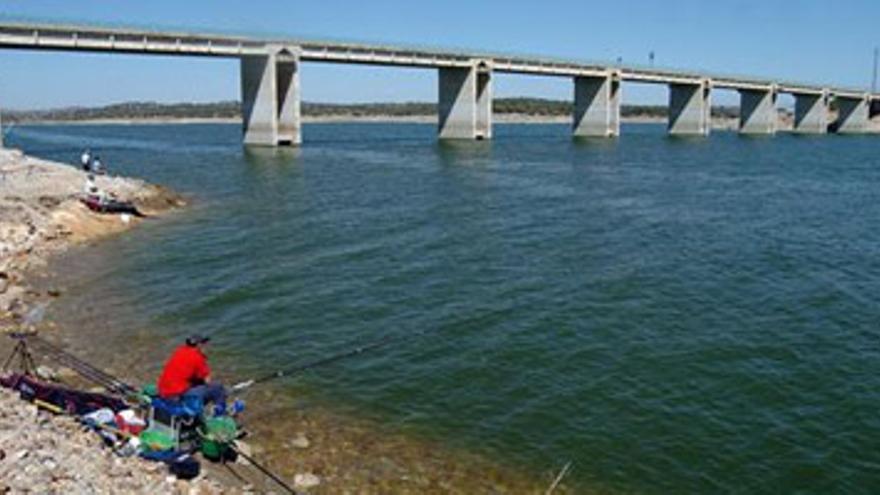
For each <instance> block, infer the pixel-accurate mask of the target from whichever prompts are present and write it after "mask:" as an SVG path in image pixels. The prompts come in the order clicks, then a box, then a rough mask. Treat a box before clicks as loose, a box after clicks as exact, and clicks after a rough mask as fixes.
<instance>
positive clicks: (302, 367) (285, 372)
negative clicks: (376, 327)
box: [232, 330, 427, 391]
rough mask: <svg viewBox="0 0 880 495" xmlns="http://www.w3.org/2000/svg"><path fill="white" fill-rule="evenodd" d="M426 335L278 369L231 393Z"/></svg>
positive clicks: (237, 386) (388, 339)
mask: <svg viewBox="0 0 880 495" xmlns="http://www.w3.org/2000/svg"><path fill="white" fill-rule="evenodd" d="M426 333H427V330H422V331H419V332H414V333H410V334H407V335H401V336H397V337H395V336H390V335H389V336H386V337H384V338H381V339H379V340H377V341H375V342H373V343H370V344H365V345H362V346H358V347H355V348H354V349H351V350H348V351H345V352H341V353H339V354H334V355H332V356H328V357H325V358H321V359H318V360H315V361H311V362H308V363H305V364H298V365H296V366H292V367H290V368H284V369H280V370H278V371H275V372H272V373H267V374H265V375H262V376H258V377H256V378H252V379H250V380H247V381H243V382H241V383H237V384H235V385H233V386H232V390H233V391H239V390H244V389H246V388H249V387H252V386H254V385H258V384H261V383H265V382H268V381H271V380H277V379H279V378H283V377H285V376H290V375H295V374H297V373H302V372H303V371H307V370H310V369H312V368H317V367H320V366H325V365H328V364H331V363H335V362H337V361H341V360H343V359H347V358H350V357H353V356H357V355H360V354H363V353H365V352H369V351H372V350H376V349H379V348H382V347H385V346H387V345H389V344H392V343H396V342H403V341H405V340H409V339H413V338H416V337H420V336H422V335H425V334H426Z"/></svg>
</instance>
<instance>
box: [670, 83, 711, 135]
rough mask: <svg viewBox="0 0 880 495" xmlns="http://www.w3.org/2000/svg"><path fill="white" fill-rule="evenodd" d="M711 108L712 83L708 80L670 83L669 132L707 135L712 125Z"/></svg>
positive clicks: (673, 133)
mask: <svg viewBox="0 0 880 495" xmlns="http://www.w3.org/2000/svg"><path fill="white" fill-rule="evenodd" d="M711 109H712V101H711V85H710V83H709V81H708V80H704V81H701V82H699V83H696V84H686V83H679V84H670V85H669V125H668V130H669V134H670V135H671V136H688V135H692V136H707V135H708V134H709V129H710V128H711V127H712V120H711V113H710V112H711Z"/></svg>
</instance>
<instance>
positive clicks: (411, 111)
mask: <svg viewBox="0 0 880 495" xmlns="http://www.w3.org/2000/svg"><path fill="white" fill-rule="evenodd" d="M493 112H494V113H496V114H518V115H532V116H542V117H553V116H568V115H571V112H572V103H571V102H570V101H564V100H549V99H542V98H499V99H496V100H494V101H493ZM302 113H303V115H304V116H307V117H335V116H354V117H371V116H377V117H378V116H392V117H415V116H431V115H436V114H437V105H436V104H435V103H427V102H405V103H310V102H303V104H302ZM621 114H622V116H623V117H657V118H662V117H665V116H666V115H667V107H666V106H665V105H623V106H622V107H621ZM712 115H713V116H715V117H730V118H734V117H737V116H738V115H739V109H738V108H736V107H713V108H712ZM237 118H241V104H240V103H239V102H237V101H221V102H213V103H157V102H126V103H117V104H113V105H106V106H100V107H68V108H56V109H49V110H19V111H7V112H4V114H3V120H4V121H6V122H37V121H82V120H110V119H113V120H116V119H119V120H123V119H124V120H150V119H237Z"/></svg>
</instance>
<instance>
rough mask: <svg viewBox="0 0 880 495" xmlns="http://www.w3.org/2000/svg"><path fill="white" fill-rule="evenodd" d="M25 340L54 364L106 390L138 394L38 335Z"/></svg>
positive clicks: (118, 380)
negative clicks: (31, 343)
mask: <svg viewBox="0 0 880 495" xmlns="http://www.w3.org/2000/svg"><path fill="white" fill-rule="evenodd" d="M27 338H28V339H29V340H32V341H34V342H35V343H37V345H38V347H41V350H42V351H43V352H44V353H45V354H47V355H48V356H49V357H51V358H53V359H54V360H55V361H56V362H58V363H60V364H63V365H65V366H67V367H69V368H70V369H72V370H74V371H76V372H77V373H79V374H80V375H82V376H83V377H84V378H86V379H88V380H91V381H93V382H95V383H97V384H98V385H101V386H103V387H104V388H106V389H107V390H109V391H112V392H117V393H120V394H123V395H137V394H138V389H136V388H135V387H133V386H131V385H129V384H128V383H126V382H124V381H122V380H121V379H119V378H117V377H115V376H113V375H111V374H110V373H107V372H106V371H104V370H102V369H100V368H97V367H95V366H93V365H91V364H89V363H87V362H85V361H83V360H82V359H80V358H78V357H76V356H74V355H73V354H70V353H69V352H67V351H65V350H63V349H61V348H60V347H58V346H56V345H54V344H52V343H50V342H49V341H47V340H46V339H43V338H41V337H40V336H39V335H36V334H30V335H28V336H27Z"/></svg>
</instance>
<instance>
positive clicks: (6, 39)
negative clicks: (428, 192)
mask: <svg viewBox="0 0 880 495" xmlns="http://www.w3.org/2000/svg"><path fill="white" fill-rule="evenodd" d="M273 46H276V47H277V46H282V47H290V48H291V49H294V50H297V51H299V54H300V58H301V59H302V60H306V61H315V62H336V63H352V64H372V65H386V66H403V67H422V68H442V67H469V66H470V65H471V64H472V62H473V60H475V59H478V60H484V61H486V62H487V64H488V65H490V66H491V68H492V70H494V71H496V72H508V73H519V74H535V75H546V76H562V77H575V76H601V75H606V74H608V73H616V74H618V75H619V77H620V79H621V80H623V81H632V82H643V83H655V84H700V83H701V82H702V81H704V80H709V81H711V84H712V86H713V87H715V88H724V89H733V90H768V89H771V88H775V89H776V90H777V91H781V92H787V93H796V94H822V93H823V91H826V90H827V91H829V92H830V94H832V95H834V96H839V97H851V98H861V97H864V96H865V95H866V94H867V92H866V91H865V90H862V89H857V88H844V87H834V86H824V85H817V84H801V83H792V82H785V81H775V80H771V79H766V78H757V77H756V78H752V77H739V76H726V75H713V74H708V73H700V72H692V71H680V70H670V69H659V68H653V67H650V68H649V67H636V66H629V65H615V64H602V63H585V62H577V61H566V60H556V59H549V58H539V57H521V56H510V55H499V54H488V53H469V52H463V51H447V50H434V49H421V48H406V47H394V46H382V45H369V44H355V43H344V42H325V41H315V40H296V39H281V38H279V39H268V38H267V39H263V38H253V37H245V36H229V35H219V34H198V33H183V32H162V31H151V30H139V29H127V28H126V29H116V28H106V27H96V26H87V25H60V24H40V23H13V22H0V48H18V49H34V50H72V51H91V52H122V53H140V54H163V55H190V56H213V57H242V56H246V55H259V54H264V53H266V52H267V50H268V49H270V47H273ZM871 98H872V99H880V94H873V95H871Z"/></svg>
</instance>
